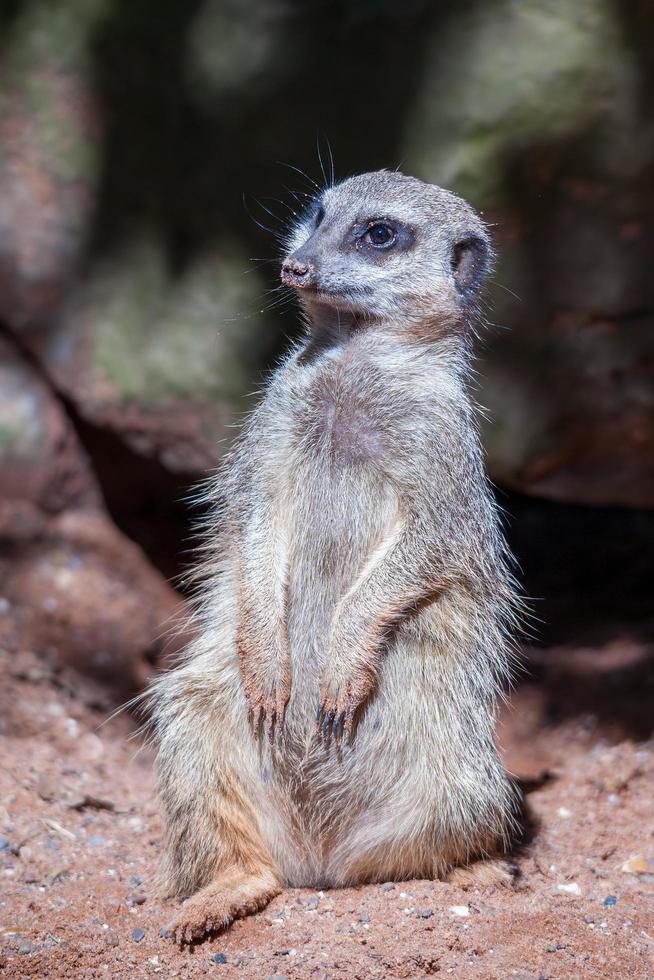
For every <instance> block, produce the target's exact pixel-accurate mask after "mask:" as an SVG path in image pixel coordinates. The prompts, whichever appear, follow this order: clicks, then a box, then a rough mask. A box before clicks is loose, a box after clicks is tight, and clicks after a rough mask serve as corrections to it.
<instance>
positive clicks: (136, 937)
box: [132, 929, 145, 943]
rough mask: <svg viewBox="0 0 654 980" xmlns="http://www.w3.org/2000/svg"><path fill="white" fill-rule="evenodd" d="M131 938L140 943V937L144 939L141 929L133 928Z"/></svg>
mask: <svg viewBox="0 0 654 980" xmlns="http://www.w3.org/2000/svg"><path fill="white" fill-rule="evenodd" d="M132 939H133V940H134V941H135V942H137V943H140V942H141V940H142V939H145V933H144V932H143V930H142V929H135V930H134V932H133V933H132Z"/></svg>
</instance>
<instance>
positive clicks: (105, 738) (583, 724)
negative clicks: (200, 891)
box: [0, 643, 654, 980]
mask: <svg viewBox="0 0 654 980" xmlns="http://www.w3.org/2000/svg"><path fill="white" fill-rule="evenodd" d="M540 661H541V663H540V665H539V664H538V663H536V665H535V667H534V673H533V675H532V678H531V680H529V681H523V682H522V683H521V684H520V685H519V686H518V689H517V691H516V693H515V695H514V697H513V699H512V704H511V707H510V708H509V709H508V710H507V711H506V712H505V713H504V716H503V720H502V724H501V725H500V729H499V739H500V741H501V743H502V746H503V751H504V752H505V757H506V760H507V764H508V765H509V767H510V768H511V770H512V771H513V772H514V773H517V775H519V776H520V777H522V779H523V781H524V786H525V789H526V790H527V798H528V801H529V807H530V809H531V812H532V819H533V824H534V828H533V831H532V837H531V840H530V841H529V842H528V843H527V844H526V846H525V847H524V848H523V850H522V851H521V852H520V853H517V854H516V855H515V863H516V865H517V867H518V869H519V876H518V878H517V880H516V883H515V885H514V886H513V887H511V888H508V889H504V888H502V889H493V888H492V887H491V888H484V889H472V890H469V891H464V890H462V889H460V888H455V887H453V886H451V885H444V884H440V883H433V882H428V881H408V882H402V883H400V882H395V883H390V882H389V883H387V884H384V885H375V886H369V887H362V888H356V889H346V890H343V891H334V892H326V893H322V892H315V891H310V890H298V889H290V890H288V891H286V892H284V893H283V894H282V895H280V896H279V897H278V898H277V899H275V900H274V901H273V902H272V903H271V904H270V906H269V907H268V908H267V909H265V910H264V911H263V912H262V913H260V914H259V915H256V916H254V917H251V918H249V919H246V920H243V921H240V922H237V923H236V924H235V925H234V926H233V927H232V928H231V929H230V930H229V931H227V932H226V933H224V934H222V935H218V936H216V937H215V938H213V939H211V940H210V941H207V942H205V943H203V944H200V945H198V946H196V947H195V948H192V949H185V950H179V949H177V948H176V947H175V946H174V945H173V944H172V943H171V941H170V939H168V938H166V935H165V928H164V927H165V925H166V923H167V922H168V921H169V919H170V917H171V914H172V909H173V905H172V903H170V902H165V901H162V899H161V898H160V897H159V896H158V895H157V892H156V886H155V870H156V865H157V860H158V856H159V850H160V839H161V822H160V819H159V816H158V811H157V801H156V796H155V792H154V781H153V774H152V756H151V753H150V751H149V750H148V748H147V747H146V748H141V751H138V749H139V741H138V738H136V739H134V738H131V739H130V735H133V732H134V725H133V722H132V721H131V720H130V719H129V718H128V717H121V718H118V719H116V720H113V721H110V722H108V723H107V724H104V725H102V727H100V726H101V723H102V722H103V721H105V719H106V718H107V715H108V713H109V711H110V708H111V705H110V704H108V703H106V701H105V695H104V692H103V691H102V690H100V689H98V688H94V687H93V686H92V685H91V684H90V683H89V682H88V681H85V680H82V679H81V678H80V677H79V676H78V675H76V674H74V673H73V672H72V671H66V670H61V669H56V668H53V667H51V666H48V665H47V664H44V662H43V661H42V660H38V659H36V658H35V657H33V656H32V655H29V654H23V655H19V656H13V657H11V658H10V657H9V656H8V655H0V676H2V678H3V684H2V690H1V691H0V737H1V769H0V834H1V835H2V837H1V838H0V874H1V875H2V889H1V893H0V948H1V949H2V952H0V974H2V975H7V976H10V977H79V978H83V977H117V978H123V977H125V978H140V977H150V976H154V975H157V974H158V975H160V976H162V977H190V978H192V977H198V976H212V977H214V976H215V977H237V976H238V977H252V978H266V977H268V978H276V980H281V978H283V977H287V978H289V980H290V978H293V977H316V978H319V977H324V978H327V977H329V978H331V977H339V978H340V977H354V978H364V977H365V978H368V977H423V976H428V975H429V976H431V975H434V974H439V975H443V976H450V975H451V976H453V977H465V978H505V977H516V978H525V980H526V978H530V980H531V978H534V980H537V978H552V980H553V978H559V977H565V978H568V977H593V978H594V977H610V978H612V980H615V978H618V977H619V978H622V977H629V978H632V977H633V978H641V977H642V978H652V977H654V817H653V814H654V806H653V799H654V797H653V788H654V743H653V742H652V740H651V735H652V729H653V728H654V718H653V717H652V673H653V672H652V658H651V651H648V650H646V649H643V648H641V647H636V646H633V645H629V644H626V643H623V644H616V645H614V646H613V647H611V648H609V649H605V650H603V651H602V650H600V651H583V650H581V651H565V650H558V651H549V652H545V653H544V654H542V655H541V657H540ZM579 706H581V707H579Z"/></svg>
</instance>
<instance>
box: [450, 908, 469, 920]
mask: <svg viewBox="0 0 654 980" xmlns="http://www.w3.org/2000/svg"><path fill="white" fill-rule="evenodd" d="M450 912H454V914H455V915H460V916H461V918H465V917H466V916H467V915H470V909H469V908H468V906H467V905H450Z"/></svg>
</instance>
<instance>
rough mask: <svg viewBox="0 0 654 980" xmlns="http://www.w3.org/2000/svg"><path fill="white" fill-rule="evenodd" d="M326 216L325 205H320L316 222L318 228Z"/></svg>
mask: <svg viewBox="0 0 654 980" xmlns="http://www.w3.org/2000/svg"><path fill="white" fill-rule="evenodd" d="M324 217H325V209H324V208H323V207H319V208H318V210H317V211H316V223H315V227H316V228H319V227H320V225H321V224H322V220H323V218H324Z"/></svg>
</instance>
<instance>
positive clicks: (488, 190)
mask: <svg viewBox="0 0 654 980" xmlns="http://www.w3.org/2000/svg"><path fill="white" fill-rule="evenodd" d="M653 30H654V5H653V4H652V3H651V2H649V0H632V2H630V3H624V2H622V3H621V2H619V0H540V2H537V0H520V2H515V0H483V2H482V0H479V2H475V0H462V2H458V3H456V4H454V3H439V2H434V0H432V2H427V0H406V2H404V3H402V4H399V3H397V2H395V0H348V2H343V3H340V2H331V3H327V2H323V3H320V2H316V3H300V2H299V0H247V2H246V0H185V2H183V3H181V2H179V0H157V2H154V0H138V2H135V0H131V2H127V0H125V2H119V0H4V2H3V4H2V8H1V13H0V643H2V644H4V645H5V646H6V647H7V648H8V649H18V648H26V647H27V648H29V649H30V650H34V651H36V652H37V653H39V654H41V655H44V656H50V657H56V658H60V659H61V660H63V661H65V662H66V663H68V664H72V665H74V666H76V667H78V668H80V669H82V670H84V671H90V672H92V673H95V674H96V675H98V676H100V677H104V678H105V679H106V680H107V681H109V682H111V683H112V684H115V685H116V686H117V687H119V688H121V689H122V688H124V689H133V688H135V687H138V686H139V685H140V684H141V683H142V681H143V678H144V677H145V675H146V674H147V672H148V671H149V670H150V668H151V665H152V664H153V663H154V662H156V661H157V660H158V659H159V658H160V656H161V653H162V650H163V649H164V647H166V646H168V648H169V649H170V648H171V647H172V648H173V649H174V647H175V641H167V640H166V639H165V638H162V636H161V630H160V624H161V622H163V621H174V619H175V617H176V615H177V613H178V612H179V611H180V609H182V608H183V603H184V599H183V596H184V581H183V570H184V568H185V567H186V565H187V564H188V562H189V561H190V560H191V554H190V552H189V548H190V544H191V539H190V528H191V523H192V521H193V520H194V519H195V518H197V516H198V508H197V507H195V508H194V507H193V506H192V504H191V503H190V501H189V491H190V488H192V487H193V486H194V485H195V484H196V483H197V482H198V481H199V480H200V479H202V478H203V477H204V476H206V475H207V473H209V472H210V471H211V470H212V468H213V467H215V465H216V463H217V462H218V460H219V458H220V456H221V454H222V453H223V452H224V450H225V448H226V447H227V446H228V445H229V440H230V438H232V437H233V434H234V432H235V424H236V423H238V421H239V419H240V418H241V417H242V415H243V413H244V412H246V411H247V410H248V409H249V408H250V407H251V405H252V401H253V397H254V393H255V392H256V389H257V388H258V387H260V385H261V383H262V381H263V379H265V376H266V372H267V371H268V370H269V369H270V367H271V365H273V364H274V362H275V358H276V357H278V356H279V354H280V353H281V352H282V351H283V350H284V349H285V347H286V346H287V344H288V342H289V338H293V337H294V336H296V335H297V331H298V322H297V317H296V314H295V310H294V307H293V304H292V302H290V303H287V302H284V301H281V304H280V303H279V302H278V300H279V299H280V293H279V292H277V291H276V287H277V283H278V271H277V265H276V264H275V259H276V256H277V255H278V245H277V242H276V240H275V235H274V234H271V233H270V232H268V231H266V228H269V229H271V230H272V231H273V232H277V233H279V232H280V231H281V230H283V227H284V222H285V220H286V219H287V218H288V217H289V214H290V211H289V209H291V210H292V209H295V208H297V197H296V196H294V195H299V196H300V197H301V195H302V194H306V193H311V191H312V186H313V184H312V182H313V181H315V182H317V183H318V184H322V183H323V182H324V175H323V167H324V168H325V169H326V170H328V167H329V153H330V148H331V152H333V157H334V163H335V170H336V176H337V178H342V177H345V176H347V175H349V174H352V173H355V172H357V171H364V170H371V169H378V168H381V167H388V168H391V169H392V168H395V167H398V166H399V167H400V168H401V169H402V170H404V171H405V172H407V173H411V174H415V175H416V176H419V177H421V178H423V179H424V180H427V181H431V182H434V183H438V184H442V185H444V186H446V187H449V188H451V189H453V190H455V191H457V192H459V193H461V194H462V195H464V196H465V197H466V198H468V199H469V200H470V201H471V202H472V203H473V205H474V206H475V207H477V208H478V209H480V210H481V211H482V212H483V214H484V216H485V218H486V220H487V221H488V222H490V223H491V224H492V226H493V234H494V237H495V241H496V245H497V248H498V251H499V262H498V265H497V268H496V271H495V274H494V277H493V281H492V282H491V283H490V285H489V288H488V291H487V312H488V318H489V321H490V323H489V326H488V329H487V332H486V336H485V339H484V342H483V344H482V345H481V348H480V352H479V353H480V361H479V365H478V367H479V376H478V381H477V386H476V392H475V394H476V397H477V398H478V400H479V401H480V403H481V404H482V405H483V406H485V408H486V409H487V418H486V420H485V421H484V422H483V439H484V443H485V448H486V452H487V458H488V467H489V471H490V474H491V477H492V479H493V481H494V483H495V485H496V487H497V496H498V501H499V503H500V505H501V506H502V507H503V508H504V510H505V512H506V513H505V519H506V527H507V533H508V535H509V538H510V542H511V545H512V547H513V549H514V551H515V553H516V555H517V557H518V560H519V563H520V566H521V577H522V581H523V585H524V589H525V591H526V593H527V594H528V595H529V596H531V597H533V602H532V607H533V609H534V612H535V615H536V617H537V619H536V621H535V622H534V624H533V630H534V636H533V638H532V639H531V641H530V643H531V650H530V655H529V658H528V664H527V666H528V670H529V671H530V673H531V675H532V676H537V675H538V671H539V670H540V669H544V668H542V664H543V663H544V658H545V657H546V656H548V655H549V656H551V657H552V658H554V660H551V661H550V662H554V661H556V662H557V663H558V664H559V668H558V669H559V672H560V683H559V689H560V692H563V693H562V694H560V697H559V698H558V701H557V705H556V706H557V710H562V709H561V705H562V704H563V702H564V701H565V690H566V687H567V680H566V677H567V674H566V671H570V670H572V669H573V668H572V666H571V665H572V664H573V662H575V661H574V656H573V655H572V653H570V654H569V656H568V653H567V652H566V651H571V650H573V649H574V650H576V651H577V654H578V655H579V656H581V657H582V659H581V661H578V662H577V667H578V669H579V671H581V673H582V674H583V673H584V671H586V672H587V671H588V669H589V668H588V651H589V650H592V651H594V653H593V660H592V663H593V664H594V665H595V666H594V667H593V670H595V669H596V668H597V669H599V671H600V674H601V677H600V681H598V683H601V685H602V690H603V692H604V695H603V697H602V699H601V702H602V707H601V708H597V705H595V708H594V710H602V711H605V712H606V713H607V715H609V716H610V715H611V712H613V713H614V714H615V712H619V711H622V715H621V719H620V720H621V721H622V722H623V723H624V724H630V725H632V727H635V729H636V730H637V731H638V733H640V734H642V733H644V732H649V731H651V718H652V712H651V707H652V700H651V699H652V696H653V693H654V681H653V670H652V658H651V647H650V645H649V644H650V641H651V640H652V637H653V635H654V609H653V606H652V582H653V581H654V575H653V574H652V572H653V567H652V566H653V562H652V553H653V551H652V549H653V546H654V514H653V511H652V507H653V506H654V384H653V377H654V269H653V265H652V263H653V259H654V232H653V227H652V226H653V220H654V179H653V178H654V118H653V114H652V106H653V104H654V45H653V44H652V32H653ZM320 157H322V164H321V160H320ZM295 168H297V169H295ZM262 226H263V227H262ZM180 575H181V579H180V578H178V577H179V576H180ZM171 582H175V584H176V586H177V587H176V588H173V587H172V585H171V584H170V583H171ZM547 651H549V653H546V652H547ZM579 651H581V654H579ZM557 657H558V658H559V659H558V660H556V658H557ZM584 658H586V659H584ZM598 665H599V666H598ZM593 676H595V675H593ZM589 683H590V682H589ZM592 683H595V682H594V681H593V682H592ZM591 686H592V684H591ZM576 690H577V694H576V695H575V696H576V698H577V705H578V702H579V699H580V698H581V699H582V700H583V697H584V693H583V692H584V690H586V691H587V690H588V684H586V683H585V682H584V683H583V684H581V685H579V684H577V688H576ZM620 705H623V709H621V708H620Z"/></svg>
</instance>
